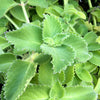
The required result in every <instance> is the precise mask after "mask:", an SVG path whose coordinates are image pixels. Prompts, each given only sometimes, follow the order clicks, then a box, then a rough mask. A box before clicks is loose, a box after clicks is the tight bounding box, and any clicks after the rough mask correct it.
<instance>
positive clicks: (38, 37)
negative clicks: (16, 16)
mask: <svg viewBox="0 0 100 100" xmlns="http://www.w3.org/2000/svg"><path fill="white" fill-rule="evenodd" d="M6 38H7V40H8V41H9V42H11V43H12V44H14V45H15V49H16V50H17V51H23V50H26V51H33V50H34V51H40V45H41V43H42V33H41V28H39V27H37V26H34V25H31V24H28V25H24V26H23V27H21V28H20V29H18V30H15V31H11V32H8V33H7V34H6Z"/></svg>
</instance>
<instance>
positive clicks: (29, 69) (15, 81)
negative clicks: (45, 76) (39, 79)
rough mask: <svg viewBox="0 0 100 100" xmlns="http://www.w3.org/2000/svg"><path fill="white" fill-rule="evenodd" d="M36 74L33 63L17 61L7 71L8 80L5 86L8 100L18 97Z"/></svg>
mask: <svg viewBox="0 0 100 100" xmlns="http://www.w3.org/2000/svg"><path fill="white" fill-rule="evenodd" d="M34 75H35V66H34V64H33V63H30V62H25V61H20V60H17V61H15V62H14V63H13V65H12V66H11V68H10V69H9V72H8V73H7V81H6V83H5V87H4V91H5V93H4V94H5V97H6V100H16V99H18V97H19V96H20V95H21V94H22V93H23V92H24V91H25V89H26V87H27V85H28V84H29V82H30V81H31V79H32V77H33V76H34Z"/></svg>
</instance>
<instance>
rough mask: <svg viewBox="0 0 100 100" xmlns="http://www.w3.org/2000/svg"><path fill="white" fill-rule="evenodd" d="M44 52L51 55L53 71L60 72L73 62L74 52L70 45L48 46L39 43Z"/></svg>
mask: <svg viewBox="0 0 100 100" xmlns="http://www.w3.org/2000/svg"><path fill="white" fill-rule="evenodd" d="M41 49H42V51H43V52H44V53H46V54H49V55H51V56H52V59H53V60H52V64H53V69H54V72H55V73H57V72H61V71H62V70H64V69H66V67H67V66H70V65H71V64H72V63H73V62H74V58H75V52H74V50H73V49H72V48H71V47H70V46H65V45H62V46H58V47H50V46H48V45H46V44H42V45H41Z"/></svg>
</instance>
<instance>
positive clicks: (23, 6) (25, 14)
mask: <svg viewBox="0 0 100 100" xmlns="http://www.w3.org/2000/svg"><path fill="white" fill-rule="evenodd" d="M21 6H22V9H23V13H24V16H25V19H26V22H27V23H30V21H29V19H28V15H27V12H26V9H25V5H24V2H21Z"/></svg>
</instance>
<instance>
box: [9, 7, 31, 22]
mask: <svg viewBox="0 0 100 100" xmlns="http://www.w3.org/2000/svg"><path fill="white" fill-rule="evenodd" d="M10 13H11V14H12V15H13V16H14V17H15V18H16V19H18V20H19V21H22V22H26V19H25V16H24V13H23V10H22V7H21V6H16V7H14V8H12V9H11V10H10ZM27 14H28V17H29V13H28V12H27Z"/></svg>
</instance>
